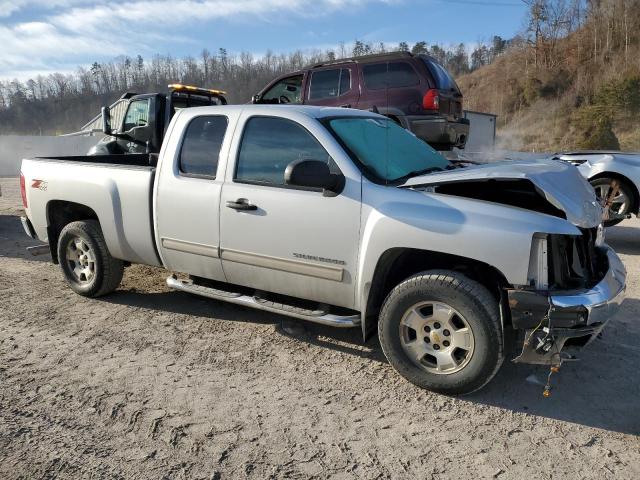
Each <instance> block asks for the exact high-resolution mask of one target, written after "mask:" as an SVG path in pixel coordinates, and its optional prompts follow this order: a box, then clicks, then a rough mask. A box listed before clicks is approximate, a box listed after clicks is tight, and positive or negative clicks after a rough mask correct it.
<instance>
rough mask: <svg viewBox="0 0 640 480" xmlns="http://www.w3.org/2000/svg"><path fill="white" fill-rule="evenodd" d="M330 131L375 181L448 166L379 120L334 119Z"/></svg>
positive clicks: (403, 132)
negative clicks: (371, 174)
mask: <svg viewBox="0 0 640 480" xmlns="http://www.w3.org/2000/svg"><path fill="white" fill-rule="evenodd" d="M329 125H330V127H331V129H332V130H333V131H334V132H335V133H336V135H337V136H338V137H339V138H340V139H341V140H342V141H343V142H344V144H345V145H346V146H347V148H349V150H351V152H352V153H353V154H354V155H355V156H356V158H357V160H358V161H359V162H360V163H361V164H362V165H363V166H364V167H365V168H366V169H367V170H369V171H370V172H371V173H373V174H374V175H375V176H376V177H378V178H379V179H382V180H387V181H394V180H397V179H399V178H401V177H404V176H406V175H408V174H410V173H412V172H420V171H423V170H428V169H432V168H433V169H436V170H441V169H442V170H444V169H445V168H447V166H449V162H448V161H447V160H446V159H445V158H444V157H443V156H442V155H440V154H439V153H438V152H436V151H435V150H434V149H433V148H431V147H430V146H429V145H427V144H426V143H425V142H423V141H422V140H420V139H419V138H418V137H416V136H415V135H413V134H412V133H410V132H408V131H407V130H405V129H404V128H402V127H401V126H400V125H398V124H397V123H396V122H394V121H392V120H387V119H383V118H364V117H360V118H358V117H351V118H336V119H333V120H331V121H330V122H329Z"/></svg>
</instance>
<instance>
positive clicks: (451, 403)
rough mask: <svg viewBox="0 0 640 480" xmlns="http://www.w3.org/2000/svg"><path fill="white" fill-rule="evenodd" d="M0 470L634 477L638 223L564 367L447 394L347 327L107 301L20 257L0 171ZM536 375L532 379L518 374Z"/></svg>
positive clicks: (639, 471) (638, 458) (12, 196)
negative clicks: (603, 316) (599, 327)
mask: <svg viewBox="0 0 640 480" xmlns="http://www.w3.org/2000/svg"><path fill="white" fill-rule="evenodd" d="M0 185H1V186H2V193H3V196H2V197H0V478H3V479H11V478H29V479H32V478H203V479H204V478H207V479H217V478H245V477H247V478H259V479H262V478H309V477H316V478H345V479H348V478H404V477H411V478H458V479H460V478H491V477H497V478H500V479H507V478H511V479H521V478H552V477H554V478H598V479H601V478H616V479H621V478H628V479H631V478H640V437H639V436H638V435H639V434H640V369H638V365H639V364H640V320H639V318H638V314H639V313H640V300H639V299H640V285H639V282H638V276H639V274H640V262H639V258H640V257H639V256H638V255H640V235H639V233H640V230H639V227H640V222H638V221H635V220H634V221H627V222H625V223H624V224H623V226H622V227H618V228H614V229H611V230H610V231H609V232H608V238H609V241H610V243H611V244H612V245H614V247H615V248H616V249H617V250H618V251H619V252H620V253H621V254H622V256H623V259H624V261H625V263H626V265H627V268H628V270H629V282H628V283H629V292H628V297H629V298H628V299H627V300H626V301H625V303H624V306H623V308H622V311H621V312H620V313H619V314H618V315H617V316H616V317H615V318H614V319H613V320H612V322H611V324H610V325H609V327H608V329H607V330H606V334H605V337H604V338H603V339H602V340H599V341H597V342H596V343H595V344H593V345H592V346H591V348H590V349H589V350H588V351H585V352H584V354H583V357H582V361H581V362H579V363H574V364H570V365H569V364H566V365H565V366H564V367H563V369H562V371H561V372H560V374H559V376H558V377H557V378H556V379H555V384H556V389H555V390H554V394H553V396H552V397H551V398H549V399H544V398H543V397H542V395H541V393H542V386H541V385H540V384H537V383H536V379H537V380H538V381H540V382H542V380H543V378H544V377H545V375H546V369H543V368H538V367H529V366H515V365H512V364H505V366H504V367H503V369H502V371H501V372H500V374H499V375H498V377H497V378H496V379H495V380H494V381H493V383H492V384H490V386H489V387H488V388H486V389H485V390H483V391H481V392H479V393H477V394H474V395H472V396H469V397H465V398H463V399H458V398H449V397H445V396H441V395H436V394H431V393H427V392H424V391H421V390H419V389H417V388H416V387H414V386H412V385H410V384H408V383H407V382H405V381H404V380H402V379H401V378H400V377H399V376H398V375H396V374H395V373H394V372H393V370H392V369H391V367H390V366H389V365H388V363H387V362H386V361H385V359H384V357H383V355H382V353H381V349H380V346H379V344H378V342H377V339H372V340H370V341H369V342H368V343H367V344H365V345H363V344H362V343H361V341H360V338H359V332H358V331H338V330H333V329H330V328H327V327H321V326H316V325H311V324H303V323H298V322H291V321H288V320H285V319H284V317H280V316H277V315H270V314H266V313H261V312H256V311H253V310H248V309H243V308H240V307H236V306H233V305H227V304H223V303H218V302H215V301H211V300H207V299H201V298H198V297H193V296H189V295H187V294H184V293H180V292H172V291H168V290H167V289H166V288H165V287H164V286H163V282H164V279H165V278H166V275H167V274H166V272H163V271H161V270H158V269H153V268H146V267H140V266H135V267H131V268H129V269H128V270H127V272H126V276H125V280H124V283H123V284H122V286H121V287H120V289H119V290H118V291H117V292H116V293H115V294H113V295H110V296H108V297H106V298H103V299H100V300H88V299H85V298H82V297H80V296H78V295H75V294H73V293H72V292H71V290H70V289H69V288H67V287H66V286H65V284H64V282H63V280H62V277H61V274H60V272H59V271H58V268H57V267H56V266H54V265H52V264H50V263H48V260H49V257H28V256H27V255H26V254H25V251H24V248H25V247H26V246H28V245H30V244H33V242H31V241H30V240H29V239H28V238H27V237H26V236H25V235H24V234H23V232H22V228H21V226H20V222H19V219H18V217H17V216H16V215H18V214H19V211H20V210H19V202H20V201H19V192H18V189H17V180H16V179H0ZM532 374H533V375H535V377H531V376H532Z"/></svg>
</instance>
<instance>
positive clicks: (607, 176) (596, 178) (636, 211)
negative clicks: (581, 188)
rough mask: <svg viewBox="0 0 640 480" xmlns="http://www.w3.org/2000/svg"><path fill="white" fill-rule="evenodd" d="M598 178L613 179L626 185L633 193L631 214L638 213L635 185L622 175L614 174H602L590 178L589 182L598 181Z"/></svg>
mask: <svg viewBox="0 0 640 480" xmlns="http://www.w3.org/2000/svg"><path fill="white" fill-rule="evenodd" d="M599 178H615V179H617V180H619V181H621V182H623V183H624V184H625V185H627V186H628V187H629V189H630V190H631V192H632V193H633V206H632V208H631V211H632V212H633V213H638V209H639V208H640V192H638V188H637V187H636V185H635V183H633V182H632V181H631V180H629V179H628V178H627V177H625V176H624V175H622V174H620V173H616V172H602V173H599V174H597V175H594V176H593V177H591V178H590V179H589V181H590V182H591V181H592V180H598V179H599Z"/></svg>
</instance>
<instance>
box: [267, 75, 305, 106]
mask: <svg viewBox="0 0 640 480" xmlns="http://www.w3.org/2000/svg"><path fill="white" fill-rule="evenodd" d="M302 78H303V75H294V76H293V77H287V78H283V79H282V80H280V81H279V82H278V83H276V84H275V85H274V86H273V87H271V88H270V89H269V90H267V91H266V92H265V93H264V95H262V98H261V101H262V103H302Z"/></svg>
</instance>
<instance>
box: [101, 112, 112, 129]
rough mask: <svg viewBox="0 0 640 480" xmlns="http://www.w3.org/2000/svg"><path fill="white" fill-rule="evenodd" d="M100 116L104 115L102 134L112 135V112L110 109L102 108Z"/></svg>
mask: <svg viewBox="0 0 640 480" xmlns="http://www.w3.org/2000/svg"><path fill="white" fill-rule="evenodd" d="M100 114H101V115H102V133H104V134H105V135H111V112H110V111H109V107H102V110H101V111H100Z"/></svg>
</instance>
